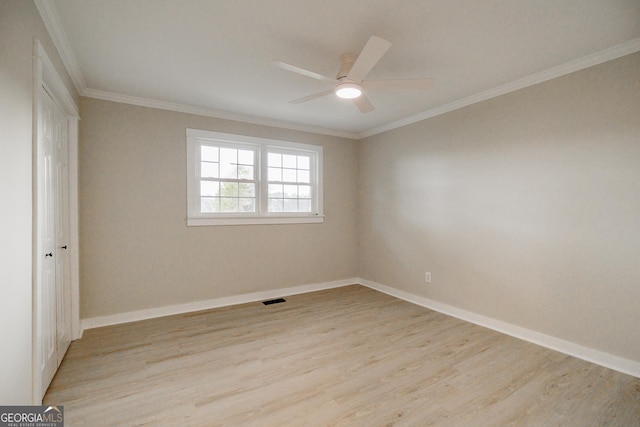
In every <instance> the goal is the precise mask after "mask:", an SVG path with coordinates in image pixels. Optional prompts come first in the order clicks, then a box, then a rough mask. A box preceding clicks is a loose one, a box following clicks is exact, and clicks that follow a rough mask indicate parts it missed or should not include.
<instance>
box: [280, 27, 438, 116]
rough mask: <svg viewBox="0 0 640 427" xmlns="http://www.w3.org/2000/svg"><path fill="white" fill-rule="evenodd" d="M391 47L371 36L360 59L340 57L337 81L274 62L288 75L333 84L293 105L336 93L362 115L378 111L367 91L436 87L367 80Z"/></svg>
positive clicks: (413, 82)
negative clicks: (352, 102) (351, 102)
mask: <svg viewBox="0 0 640 427" xmlns="http://www.w3.org/2000/svg"><path fill="white" fill-rule="evenodd" d="M390 47H391V43H389V42H388V41H386V40H384V39H381V38H380V37H376V36H371V37H370V38H369V41H367V44H366V45H365V46H364V49H362V52H360V55H354V54H352V53H345V54H343V55H340V62H341V63H342V66H341V67H340V71H339V72H338V74H337V76H336V77H335V78H331V77H327V76H324V75H322V74H318V73H316V72H313V71H309V70H305V69H304V68H300V67H297V66H295V65H291V64H287V63H286V62H282V61H278V60H274V61H273V64H274V65H276V66H278V67H280V68H282V69H284V70H287V71H292V72H294V73H297V74H301V75H303V76H307V77H311V78H313V79H317V80H321V81H325V82H329V83H333V84H334V88H332V89H327V90H323V91H322V92H318V93H314V94H312V95H308V96H305V97H302V98H298V99H294V100H293V101H289V102H290V103H291V104H299V103H302V102H307V101H311V100H312V99H316V98H320V97H323V96H326V95H329V94H331V93H334V92H335V94H336V95H337V96H338V97H340V98H346V99H353V101H354V103H355V104H356V106H357V107H358V109H360V111H361V112H363V113H369V112H371V111H373V110H375V107H374V106H373V104H372V103H371V101H369V98H367V97H366V95H365V94H364V92H365V91H373V90H393V89H429V88H430V87H431V86H432V85H433V81H434V79H433V78H422V79H406V80H364V78H365V77H366V76H367V74H369V72H370V71H371V70H372V69H373V67H375V65H376V64H377V63H378V61H380V58H382V56H383V55H384V54H385V53H386V52H387V50H389V48H390Z"/></svg>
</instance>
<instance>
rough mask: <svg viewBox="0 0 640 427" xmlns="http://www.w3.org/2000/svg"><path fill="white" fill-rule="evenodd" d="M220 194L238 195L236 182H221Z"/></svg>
mask: <svg viewBox="0 0 640 427" xmlns="http://www.w3.org/2000/svg"><path fill="white" fill-rule="evenodd" d="M220 195H221V196H223V197H238V183H237V182H221V183H220Z"/></svg>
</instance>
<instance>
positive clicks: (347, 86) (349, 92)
mask: <svg viewBox="0 0 640 427" xmlns="http://www.w3.org/2000/svg"><path fill="white" fill-rule="evenodd" d="M336 95H338V97H339V98H344V99H354V98H357V97H359V96H360V95H362V86H360V85H359V84H357V83H339V84H338V85H337V86H336Z"/></svg>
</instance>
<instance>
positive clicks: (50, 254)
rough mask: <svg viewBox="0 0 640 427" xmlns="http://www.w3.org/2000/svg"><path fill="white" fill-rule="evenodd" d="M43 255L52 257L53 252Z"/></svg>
mask: <svg viewBox="0 0 640 427" xmlns="http://www.w3.org/2000/svg"><path fill="white" fill-rule="evenodd" d="M44 256H45V257H48V256H50V257H52V256H53V254H52V253H51V252H49V253H48V254H44Z"/></svg>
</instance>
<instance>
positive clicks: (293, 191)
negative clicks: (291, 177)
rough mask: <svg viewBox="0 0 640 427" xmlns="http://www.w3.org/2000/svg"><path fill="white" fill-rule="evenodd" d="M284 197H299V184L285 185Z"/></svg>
mask: <svg viewBox="0 0 640 427" xmlns="http://www.w3.org/2000/svg"><path fill="white" fill-rule="evenodd" d="M284 197H288V198H290V199H296V198H298V186H297V185H285V186H284Z"/></svg>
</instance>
